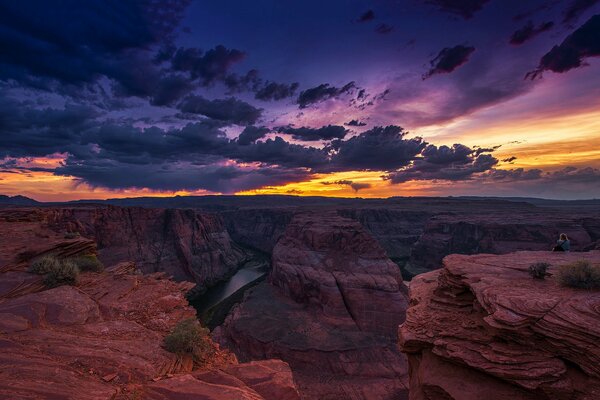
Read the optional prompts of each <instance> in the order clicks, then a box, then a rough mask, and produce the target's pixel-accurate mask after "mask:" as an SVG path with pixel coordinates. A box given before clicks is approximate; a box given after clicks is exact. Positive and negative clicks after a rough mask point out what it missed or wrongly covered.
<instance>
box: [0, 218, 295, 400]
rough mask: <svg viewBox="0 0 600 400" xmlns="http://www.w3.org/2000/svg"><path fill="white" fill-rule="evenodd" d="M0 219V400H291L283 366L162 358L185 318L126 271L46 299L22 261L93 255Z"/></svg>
mask: <svg viewBox="0 0 600 400" xmlns="http://www.w3.org/2000/svg"><path fill="white" fill-rule="evenodd" d="M2 217H3V218H1V219H0V398H3V399H77V400H80V399H81V400H87V399H90V400H96V399H115V400H116V399H120V400H126V399H127V400H128V399H157V400H159V399H160V400H167V399H191V398H202V399H207V400H210V399H215V400H216V399H219V400H223V399H230V400H244V399H248V400H260V399H266V400H281V399H284V400H286V399H289V400H294V399H299V395H298V392H297V390H296V388H295V385H294V382H293V379H292V375H291V371H290V369H289V367H288V365H287V364H286V363H284V362H282V361H279V360H266V361H257V362H251V363H244V364H239V363H238V362H237V361H236V359H235V357H234V356H233V355H232V354H231V353H229V352H227V351H224V350H220V349H218V348H217V352H216V353H215V354H214V356H213V357H212V358H211V359H210V360H209V361H208V363H207V364H206V365H203V366H201V367H198V366H197V365H194V362H193V361H192V360H191V358H186V357H180V356H176V355H174V354H172V353H169V352H167V351H166V350H164V349H163V348H162V343H163V339H164V337H165V336H166V335H167V334H168V333H169V332H170V331H171V329H172V328H173V327H174V326H175V324H176V323H177V322H178V321H180V320H182V319H185V318H189V317H194V316H195V312H194V310H193V309H192V308H191V307H190V306H189V305H188V303H187V301H186V300H185V298H184V293H185V292H186V291H187V290H189V289H190V288H191V287H192V286H193V284H192V283H176V282H174V281H172V280H170V279H167V278H165V276H164V275H163V274H161V273H155V274H148V275H142V274H141V272H140V271H139V270H138V269H137V268H136V266H135V265H134V264H133V263H120V264H117V265H115V266H112V267H110V268H108V269H107V270H105V271H104V272H101V273H93V272H86V273H82V274H81V277H80V280H79V283H78V285H77V286H60V287H56V288H53V289H47V288H46V287H45V286H44V284H43V282H42V280H41V277H40V276H39V275H35V274H32V273H29V272H27V271H26V270H27V264H28V261H29V260H30V259H33V258H35V257H38V256H40V255H43V254H53V255H56V256H59V257H70V256H78V255H83V254H93V253H95V251H96V244H95V242H94V241H92V240H89V239H86V238H83V237H78V238H73V239H65V238H64V233H65V232H64V231H59V230H57V231H53V230H49V229H47V227H46V225H45V223H46V222H47V220H46V219H44V220H43V222H44V223H43V224H42V221H41V220H40V218H39V215H35V214H26V213H22V212H20V213H16V214H15V213H13V214H11V213H10V212H6V213H4V214H3V215H2Z"/></svg>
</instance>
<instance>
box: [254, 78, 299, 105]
mask: <svg viewBox="0 0 600 400" xmlns="http://www.w3.org/2000/svg"><path fill="white" fill-rule="evenodd" d="M298 86H299V84H298V83H297V82H295V83H291V84H285V83H276V82H267V83H265V84H264V86H263V87H261V88H259V89H258V90H257V91H256V94H255V96H254V97H255V98H256V99H258V100H265V101H268V100H283V99H286V98H288V97H292V96H293V95H294V94H295V93H296V90H298Z"/></svg>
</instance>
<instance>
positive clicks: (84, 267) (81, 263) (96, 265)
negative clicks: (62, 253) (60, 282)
mask: <svg viewBox="0 0 600 400" xmlns="http://www.w3.org/2000/svg"><path fill="white" fill-rule="evenodd" d="M68 260H69V261H71V262H72V263H73V264H75V265H76V266H77V268H79V270H80V271H82V272H83V271H92V272H102V271H104V265H103V264H102V263H101V262H100V260H98V258H97V257H96V256H95V255H93V254H88V255H85V256H79V257H73V258H69V259H68Z"/></svg>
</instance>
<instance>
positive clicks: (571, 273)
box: [558, 260, 600, 289]
mask: <svg viewBox="0 0 600 400" xmlns="http://www.w3.org/2000/svg"><path fill="white" fill-rule="evenodd" d="M558 280H559V282H560V284H561V285H562V286H568V287H574V288H579V289H600V264H592V263H591V262H589V261H587V260H579V261H575V262H573V263H570V264H565V265H561V266H560V267H559V269H558Z"/></svg>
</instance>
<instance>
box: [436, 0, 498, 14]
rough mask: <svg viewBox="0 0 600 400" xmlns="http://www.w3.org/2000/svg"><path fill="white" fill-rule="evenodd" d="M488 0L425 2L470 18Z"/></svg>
mask: <svg viewBox="0 0 600 400" xmlns="http://www.w3.org/2000/svg"><path fill="white" fill-rule="evenodd" d="M488 1H489V0H426V3H429V4H432V5H435V6H437V8H439V9H440V10H442V11H444V12H448V13H451V14H456V15H460V16H461V17H463V18H465V19H469V18H472V17H473V15H474V14H475V13H476V12H477V11H479V10H481V9H482V8H483V6H484V5H485V3H487V2H488Z"/></svg>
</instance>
